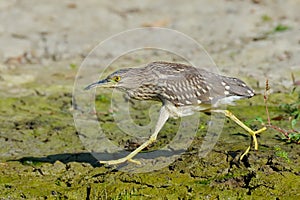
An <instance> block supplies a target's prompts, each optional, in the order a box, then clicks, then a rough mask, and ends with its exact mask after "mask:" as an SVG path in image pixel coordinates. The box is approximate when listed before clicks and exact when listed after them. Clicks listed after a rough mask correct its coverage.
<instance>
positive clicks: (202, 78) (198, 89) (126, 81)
mask: <svg viewBox="0 0 300 200" xmlns="http://www.w3.org/2000/svg"><path fill="white" fill-rule="evenodd" d="M97 86H100V87H109V88H117V89H119V90H122V91H124V92H126V93H127V94H128V96H129V97H131V98H133V99H137V100H158V101H161V102H162V103H163V106H162V108H161V111H160V117H159V120H158V122H157V125H156V129H155V131H154V133H153V135H152V136H151V137H150V139H149V140H148V141H147V142H145V143H144V144H143V145H141V146H140V147H139V148H137V149H136V150H135V151H133V152H132V153H130V154H129V155H128V156H127V157H125V158H122V159H119V160H115V161H104V163H108V164H118V163H121V162H125V161H128V160H131V161H132V157H133V156H135V155H136V154H137V153H138V152H139V151H141V150H142V149H143V148H145V147H146V146H148V145H149V144H150V143H152V142H153V141H155V140H156V136H157V134H158V132H159V131H160V129H161V128H162V126H163V125H164V123H165V122H166V121H167V119H168V118H169V117H183V116H187V115H192V114H193V113H194V112H195V111H206V112H207V111H209V112H222V113H224V114H225V115H226V116H228V117H230V118H231V119H232V120H234V121H235V122H236V123H237V124H239V125H240V126H241V127H243V128H244V129H246V130H247V131H248V132H249V133H250V135H251V136H252V138H253V141H254V144H255V149H257V146H258V144H257V140H256V136H255V135H256V134H257V133H260V132H262V131H264V130H265V128H262V129H260V130H259V131H252V130H251V129H250V128H248V127H247V126H246V125H245V124H243V123H242V122H241V121H239V120H238V119H237V118H236V117H235V116H234V115H233V114H232V113H230V112H229V111H227V110H218V109H217V108H218V106H219V105H220V104H230V103H232V102H233V101H235V100H237V99H241V98H250V97H252V96H254V91H253V90H252V89H251V88H250V87H248V86H247V85H246V84H245V83H244V82H243V81H241V80H240V79H238V78H232V77H227V76H222V75H218V74H215V73H211V72H208V71H206V70H203V69H199V68H195V67H192V66H189V65H185V64H179V63H170V62H152V63H149V64H148V65H146V66H145V67H141V68H127V69H120V70H118V71H116V72H114V73H112V74H110V75H109V76H108V77H107V78H106V79H103V80H101V81H98V82H95V83H93V84H91V85H89V86H87V87H86V88H85V89H91V88H93V87H97ZM249 149H250V147H249V148H248V149H247V151H246V152H245V153H244V154H243V156H244V155H245V154H246V153H248V151H249Z"/></svg>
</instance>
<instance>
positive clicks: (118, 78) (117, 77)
mask: <svg viewBox="0 0 300 200" xmlns="http://www.w3.org/2000/svg"><path fill="white" fill-rule="evenodd" d="M112 79H113V81H115V82H119V81H120V80H121V77H120V76H114V77H113V78H112Z"/></svg>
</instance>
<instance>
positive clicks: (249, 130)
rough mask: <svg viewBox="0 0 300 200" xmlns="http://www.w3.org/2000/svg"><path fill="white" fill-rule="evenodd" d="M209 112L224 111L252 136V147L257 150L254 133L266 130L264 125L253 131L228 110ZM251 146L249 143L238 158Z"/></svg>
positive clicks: (220, 111)
mask: <svg viewBox="0 0 300 200" xmlns="http://www.w3.org/2000/svg"><path fill="white" fill-rule="evenodd" d="M211 112H219V113H224V114H225V116H226V117H228V118H230V119H231V120H233V121H234V122H235V123H237V124H238V125H239V126H240V127H242V128H243V129H245V130H246V131H248V133H249V134H250V135H251V136H252V141H253V143H254V149H255V150H258V143H257V138H256V134H259V133H261V132H263V131H265V130H267V128H266V127H263V128H261V129H259V130H257V131H253V130H252V129H251V128H249V127H248V126H247V125H246V124H244V123H243V122H242V121H240V120H239V119H238V118H237V117H236V116H235V115H234V114H232V113H231V112H230V111H229V110H211ZM250 148H251V145H250V146H249V147H248V148H247V149H246V151H245V152H244V153H243V154H242V155H241V157H240V160H242V159H243V157H244V156H245V155H246V154H247V153H248V152H249V150H250Z"/></svg>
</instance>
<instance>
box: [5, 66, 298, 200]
mask: <svg viewBox="0 0 300 200" xmlns="http://www.w3.org/2000/svg"><path fill="white" fill-rule="evenodd" d="M72 70H73V69H68V70H66V71H67V72H68V73H73V71H72ZM59 77H60V76H58V77H57V75H53V76H52V78H53V79H54V80H56V83H57V82H58V81H57V79H59ZM32 84H33V83H28V84H25V85H23V87H24V88H26V89H27V91H26V92H24V94H23V95H21V96H20V95H16V94H9V93H6V95H2V96H1V101H0V113H1V115H0V120H1V122H0V133H1V134H0V143H1V149H0V151H1V163H0V199H262V198H266V199H297V198H299V185H300V153H299V152H300V151H299V145H298V144H295V143H287V142H286V141H283V140H282V139H281V138H282V135H281V134H280V133H278V132H276V131H274V130H271V129H269V130H267V131H266V132H263V133H262V134H261V135H260V136H259V138H258V140H259V150H258V151H254V150H253V148H252V150H251V151H250V153H249V155H248V156H246V158H245V159H243V161H238V157H239V156H240V155H241V154H242V152H243V151H244V150H245V149H246V147H247V145H248V144H249V143H250V137H249V136H248V135H247V134H246V133H245V131H244V130H243V129H241V128H240V127H237V126H236V125H235V124H234V122H232V121H229V120H226V122H225V125H224V129H223V131H222V135H221V137H220V138H219V139H218V142H217V144H216V146H215V147H214V148H213V150H212V151H211V152H210V153H209V154H208V155H207V156H206V157H204V158H199V156H198V153H199V147H200V146H201V143H202V142H203V138H204V135H205V132H206V128H207V122H208V121H209V120H210V117H209V116H208V115H205V114H201V115H200V116H199V117H200V118H201V119H203V120H201V122H200V124H199V128H198V130H197V134H196V137H195V138H194V140H193V142H192V145H191V146H190V147H189V148H188V150H187V151H186V152H184V154H183V155H181V156H180V157H179V158H177V159H176V160H175V161H174V162H173V163H171V164H170V165H168V166H167V167H164V168H162V169H159V170H155V171H151V172H148V173H130V172H123V171H119V170H117V169H116V167H114V166H112V167H109V166H103V165H100V164H99V163H97V160H96V159H95V158H94V157H93V156H92V155H91V154H89V152H88V151H87V150H86V149H85V147H84V145H83V144H82V143H81V140H80V139H79V138H80V137H79V134H80V133H79V132H78V131H77V130H76V129H75V126H74V122H73V116H72V112H73V111H74V110H73V109H74V108H73V107H72V93H71V87H69V86H66V85H65V84H61V85H56V84H53V83H51V84H50V83H48V84H41V85H38V86H37V85H32ZM31 88H34V89H31ZM110 98H111V97H110V95H109V94H108V93H104V94H102V93H97V96H96V107H97V115H98V117H99V119H101V120H100V123H101V124H102V125H104V126H103V127H104V131H105V133H106V134H107V135H109V137H110V139H111V140H113V141H114V142H115V143H116V144H119V145H120V146H121V147H122V148H125V149H126V148H127V149H128V148H129V147H128V142H129V143H130V141H136V140H135V139H136V138H130V137H128V138H124V137H120V136H118V134H114V132H118V131H119V132H120V130H117V129H118V127H115V125H114V123H113V118H112V115H111V114H110V113H111V112H112V111H111V108H110V102H111V101H110ZM296 101H297V90H296V91H295V92H294V93H286V94H284V93H273V94H271V95H270V99H269V111H270V115H271V118H274V119H275V120H272V123H273V124H276V125H278V126H279V127H282V128H286V129H288V128H290V126H291V125H290V124H291V123H290V121H289V117H290V114H289V113H287V112H285V111H284V110H283V109H282V108H280V106H279V105H280V104H283V103H286V104H290V103H293V102H296ZM146 107H147V106H146ZM229 109H230V110H231V111H232V112H233V113H236V115H237V116H238V117H239V118H240V119H241V120H243V121H245V122H246V123H247V124H248V125H249V126H251V127H252V128H253V129H258V128H260V127H261V122H260V121H264V122H266V121H267V118H266V114H265V107H264V101H263V96H262V95H257V96H255V97H254V98H252V99H249V100H242V101H240V102H238V103H237V105H235V106H230V107H229ZM144 110H145V105H144V104H139V103H136V104H134V106H133V108H132V113H133V114H132V117H133V119H134V120H135V121H136V122H137V123H138V122H140V124H147V123H148V120H149V119H148V116H147V112H145V111H144ZM257 119H259V120H257ZM177 128H178V120H174V119H172V120H169V121H168V123H167V124H166V126H165V128H164V129H163V130H162V132H161V133H160V135H159V138H158V141H157V143H155V144H154V145H153V146H151V147H150V148H149V149H147V150H146V151H151V148H152V149H155V148H159V147H160V145H163V144H164V143H168V141H169V140H171V139H172V137H173V136H174V135H172V134H173V132H176V131H177V130H176V129H177ZM132 143H133V144H135V143H138V142H132ZM135 145H136V146H137V145H139V144H135ZM130 148H131V149H134V148H135V147H134V146H133V147H132V146H131V147H130Z"/></svg>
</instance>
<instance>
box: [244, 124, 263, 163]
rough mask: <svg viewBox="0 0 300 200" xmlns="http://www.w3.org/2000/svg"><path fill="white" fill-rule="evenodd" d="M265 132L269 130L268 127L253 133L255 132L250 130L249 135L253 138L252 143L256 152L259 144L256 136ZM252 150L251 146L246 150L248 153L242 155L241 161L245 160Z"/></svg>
mask: <svg viewBox="0 0 300 200" xmlns="http://www.w3.org/2000/svg"><path fill="white" fill-rule="evenodd" d="M265 130H267V127H263V128H261V129H259V130H257V131H253V130H251V131H250V130H249V134H250V135H251V136H252V141H253V143H254V149H255V150H258V142H257V138H256V135H257V134H259V133H261V132H264V131H265ZM250 148H251V144H250V145H249V147H248V148H247V149H246V151H245V152H244V153H243V154H242V155H241V157H240V159H239V160H243V158H244V157H245V155H247V154H248V153H249V151H250Z"/></svg>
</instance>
